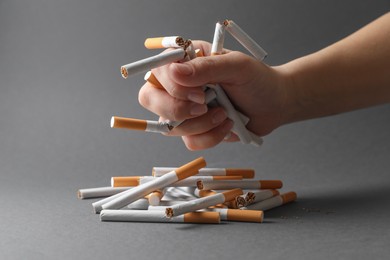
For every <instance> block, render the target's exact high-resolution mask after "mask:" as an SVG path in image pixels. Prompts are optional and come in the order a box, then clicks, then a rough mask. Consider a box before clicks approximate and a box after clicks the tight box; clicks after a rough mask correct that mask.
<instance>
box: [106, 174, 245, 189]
mask: <svg viewBox="0 0 390 260" xmlns="http://www.w3.org/2000/svg"><path fill="white" fill-rule="evenodd" d="M156 178H159V177H153V176H116V177H111V187H134V186H138V185H141V184H144V183H147V182H150V181H153V180H155V179H156ZM241 179H242V177H241V176H191V177H188V178H186V179H184V180H181V181H178V182H175V183H172V184H170V185H169V187H186V186H188V187H197V183H198V181H200V180H202V181H218V180H241Z"/></svg>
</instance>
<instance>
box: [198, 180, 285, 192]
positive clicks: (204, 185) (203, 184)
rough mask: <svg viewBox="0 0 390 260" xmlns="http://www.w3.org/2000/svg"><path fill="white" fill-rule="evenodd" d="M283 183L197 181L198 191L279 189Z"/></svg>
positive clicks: (268, 181) (277, 181)
mask: <svg viewBox="0 0 390 260" xmlns="http://www.w3.org/2000/svg"><path fill="white" fill-rule="evenodd" d="M282 186H283V183H282V181H280V180H221V181H199V182H198V186H197V187H198V189H200V190H228V189H234V188H241V189H280V188H282Z"/></svg>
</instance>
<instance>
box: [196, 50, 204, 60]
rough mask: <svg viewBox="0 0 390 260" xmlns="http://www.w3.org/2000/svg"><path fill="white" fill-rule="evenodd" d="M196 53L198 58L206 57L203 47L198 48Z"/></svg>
mask: <svg viewBox="0 0 390 260" xmlns="http://www.w3.org/2000/svg"><path fill="white" fill-rule="evenodd" d="M195 55H196V57H197V58H199V57H204V53H203V51H202V50H201V49H196V50H195Z"/></svg>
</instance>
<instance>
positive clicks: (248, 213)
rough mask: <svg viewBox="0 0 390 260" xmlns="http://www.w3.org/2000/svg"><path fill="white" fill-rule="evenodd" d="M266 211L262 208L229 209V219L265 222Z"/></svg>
mask: <svg viewBox="0 0 390 260" xmlns="http://www.w3.org/2000/svg"><path fill="white" fill-rule="evenodd" d="M263 219H264V212H263V211H261V210H241V209H228V210H227V220H228V221H240V222H258V223H261V222H263Z"/></svg>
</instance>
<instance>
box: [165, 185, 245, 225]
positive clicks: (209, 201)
mask: <svg viewBox="0 0 390 260" xmlns="http://www.w3.org/2000/svg"><path fill="white" fill-rule="evenodd" d="M241 194H243V192H242V190H241V189H233V190H229V191H225V192H222V193H218V194H215V195H211V196H207V197H202V198H198V199H195V200H191V201H188V202H184V203H181V204H177V205H174V206H171V207H168V208H166V210H165V214H166V216H167V217H169V218H171V217H174V216H178V215H182V214H184V213H187V212H193V211H196V210H199V209H204V208H208V207H210V206H215V205H217V204H221V203H224V202H226V201H230V200H233V199H234V198H235V197H236V196H238V195H241Z"/></svg>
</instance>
